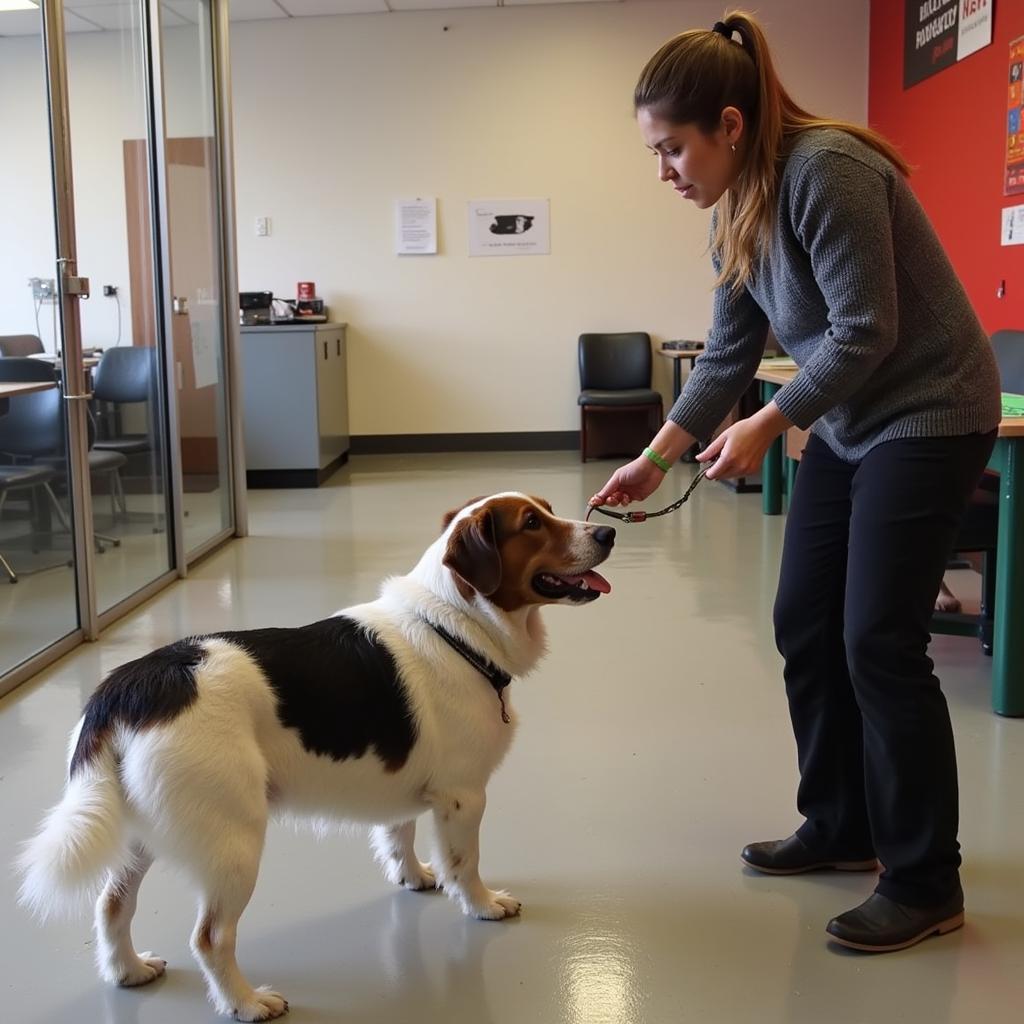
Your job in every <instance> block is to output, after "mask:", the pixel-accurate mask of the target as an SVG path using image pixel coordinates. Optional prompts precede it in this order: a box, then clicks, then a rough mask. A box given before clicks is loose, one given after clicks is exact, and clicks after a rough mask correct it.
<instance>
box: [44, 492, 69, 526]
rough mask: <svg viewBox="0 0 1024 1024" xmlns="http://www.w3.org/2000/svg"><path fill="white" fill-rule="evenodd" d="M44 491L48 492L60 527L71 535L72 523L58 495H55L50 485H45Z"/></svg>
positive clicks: (47, 494)
mask: <svg viewBox="0 0 1024 1024" xmlns="http://www.w3.org/2000/svg"><path fill="white" fill-rule="evenodd" d="M42 486H43V490H44V491H46V496H47V497H48V498H49V499H50V504H51V505H52V506H53V510H54V512H56V513H57V518H58V519H59V520H60V525H61V526H63V527H64V529H65V530H66V531H67V532H68V533H71V532H72V530H71V523H70V522H69V521H68V517H67V516H66V515H65V514H64V509H62V508H61V506H60V502H59V501H58V500H57V495H56V494H54V493H53V488H52V487H51V486H50V485H49V484H43V485H42Z"/></svg>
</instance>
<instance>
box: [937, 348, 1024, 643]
mask: <svg viewBox="0 0 1024 1024" xmlns="http://www.w3.org/2000/svg"><path fill="white" fill-rule="evenodd" d="M992 349H993V352H994V354H995V357H996V365H997V366H998V367H999V379H1000V382H1001V386H1002V389H1003V391H1005V392H1007V393H1010V394H1018V395H1021V394H1024V331H996V333H995V334H993V335H992ZM998 533H999V477H998V476H997V475H996V474H994V473H986V474H985V476H984V477H983V478H982V481H981V484H980V485H979V486H978V488H977V489H976V490H975V492H974V495H973V496H972V498H971V503H970V505H969V506H968V509H967V514H966V516H965V517H964V521H963V523H962V524H961V527H960V533H959V535H958V536H957V540H956V550H957V551H958V552H961V551H962V552H970V553H975V554H981V556H982V561H981V608H980V611H979V614H978V615H968V614H965V613H963V612H935V613H934V615H933V616H932V628H933V630H934V632H936V633H953V634H956V635H968V636H970V635H976V636H978V638H979V639H980V640H981V646H982V648H983V650H984V651H985V653H986V654H991V653H992V633H993V626H994V612H995V583H996V574H995V559H996V540H997V537H998Z"/></svg>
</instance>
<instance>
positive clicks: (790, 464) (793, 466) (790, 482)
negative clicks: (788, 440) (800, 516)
mask: <svg viewBox="0 0 1024 1024" xmlns="http://www.w3.org/2000/svg"><path fill="white" fill-rule="evenodd" d="M783 436H785V435H783ZM799 466H800V462H799V461H798V460H797V459H788V458H787V459H786V494H787V495H788V497H789V500H790V501H792V500H793V488H794V486H796V471H797V469H798V468H799Z"/></svg>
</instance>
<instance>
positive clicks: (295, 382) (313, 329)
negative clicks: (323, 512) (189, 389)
mask: <svg viewBox="0 0 1024 1024" xmlns="http://www.w3.org/2000/svg"><path fill="white" fill-rule="evenodd" d="M345 326H346V325H345V324H335V323H326V324H271V325H269V326H266V327H242V328H241V348H242V375H243V381H244V400H245V407H244V419H245V462H246V476H247V480H248V484H249V486H250V487H317V486H319V485H320V484H321V483H323V481H324V480H326V479H327V477H328V476H330V474H331V473H333V472H334V470H335V469H337V468H338V467H339V466H341V465H343V464H344V463H345V461H346V460H347V459H348V449H349V433H348V369H347V359H346V353H345Z"/></svg>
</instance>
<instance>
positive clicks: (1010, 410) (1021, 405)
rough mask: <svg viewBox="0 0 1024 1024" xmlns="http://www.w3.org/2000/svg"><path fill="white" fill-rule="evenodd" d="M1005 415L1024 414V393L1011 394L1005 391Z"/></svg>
mask: <svg viewBox="0 0 1024 1024" xmlns="http://www.w3.org/2000/svg"><path fill="white" fill-rule="evenodd" d="M1003 415H1004V416H1024V395H1010V394H1007V393H1006V392H1005V391H1004V392H1003Z"/></svg>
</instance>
